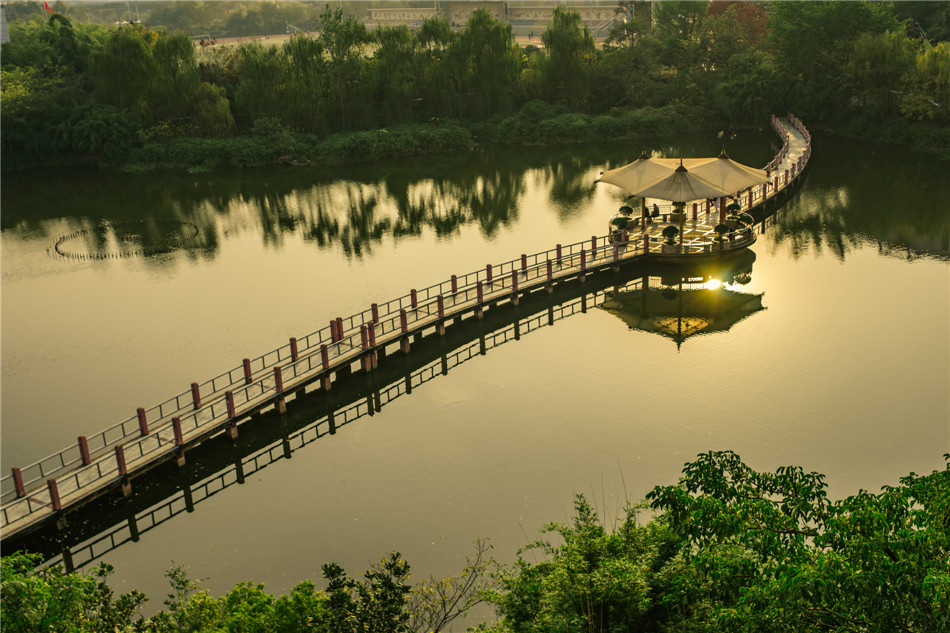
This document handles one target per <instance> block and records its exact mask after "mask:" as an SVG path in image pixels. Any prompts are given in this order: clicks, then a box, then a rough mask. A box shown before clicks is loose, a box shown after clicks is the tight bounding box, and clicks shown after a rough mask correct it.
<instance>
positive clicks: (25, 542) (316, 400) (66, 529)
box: [3, 251, 761, 570]
mask: <svg viewBox="0 0 950 633" xmlns="http://www.w3.org/2000/svg"><path fill="white" fill-rule="evenodd" d="M754 260H755V254H754V253H752V252H751V251H743V252H740V253H737V256H736V257H734V258H732V259H731V260H729V261H727V262H709V263H705V264H699V265H697V264H683V265H670V264H665V265H659V266H658V265H657V264H650V263H646V262H642V263H636V262H634V263H631V264H630V265H627V266H624V267H622V268H621V269H620V270H619V271H613V270H610V269H603V270H600V271H598V272H596V273H593V274H591V275H589V276H588V277H587V279H586V281H584V282H581V281H575V282H569V283H563V284H560V285H558V286H556V287H554V289H553V291H552V292H551V293H543V292H542V293H532V294H529V295H526V296H525V297H523V298H522V300H521V302H520V304H518V305H511V304H506V305H505V306H499V307H497V308H495V309H492V310H489V311H488V312H486V313H485V316H484V318H483V319H481V320H479V319H467V320H464V321H461V322H459V323H457V324H455V325H453V326H451V327H448V328H447V329H446V331H445V334H444V335H442V336H440V335H439V334H437V333H432V334H430V335H428V336H425V337H420V338H418V339H417V340H416V341H415V342H414V344H413V346H412V353H411V354H403V353H402V352H395V353H392V354H389V355H387V356H386V357H385V358H383V359H381V360H380V362H379V364H378V365H377V366H376V367H375V368H369V369H368V370H367V371H354V372H352V373H350V374H349V375H348V376H345V377H342V378H341V379H340V380H339V382H337V383H334V387H333V389H332V390H330V391H324V390H323V389H322V388H319V383H315V384H314V385H313V387H315V388H314V389H313V390H312V391H301V392H298V395H297V397H296V398H294V399H293V400H290V401H288V403H287V410H286V413H284V414H283V415H281V414H280V413H279V412H278V411H277V410H275V409H271V410H268V411H266V412H263V413H259V414H257V415H255V416H252V418H251V419H250V420H249V421H248V422H245V423H244V424H242V425H241V431H240V434H239V435H238V436H237V437H235V438H234V439H231V438H230V437H229V436H228V434H226V433H221V434H218V435H217V436H215V437H213V438H211V439H209V440H207V441H205V442H203V443H201V444H199V445H197V446H196V447H194V448H192V449H191V450H190V451H189V452H188V459H187V462H186V463H185V464H184V465H182V466H178V465H176V461H175V460H168V461H166V462H164V463H162V464H160V465H159V466H157V467H156V468H153V469H151V470H149V471H147V472H145V473H143V474H142V475H140V476H138V477H136V478H135V485H134V486H133V487H132V492H131V494H130V495H129V496H126V497H123V496H122V494H121V493H120V492H119V491H117V490H113V491H112V492H110V493H109V494H107V495H104V496H102V497H100V498H98V499H95V500H93V501H91V502H90V503H88V504H86V505H84V506H82V507H81V508H78V509H76V510H73V511H70V512H67V513H65V514H64V515H63V516H62V517H61V518H60V520H59V521H56V522H51V523H49V524H47V525H46V526H44V527H42V528H40V529H38V530H36V531H35V532H33V533H31V534H29V535H26V536H24V537H22V538H14V539H11V540H9V541H4V542H3V553H4V554H7V553H10V552H13V551H16V550H19V549H26V550H29V551H33V552H37V553H40V554H42V555H43V557H44V558H45V559H46V561H47V562H48V563H57V562H62V563H63V564H64V565H65V567H66V568H67V569H70V570H72V569H78V568H84V567H86V566H88V565H90V564H91V563H94V562H95V561H97V560H98V559H100V558H101V557H103V556H104V555H106V554H107V553H109V552H111V551H113V550H115V549H116V548H118V547H121V546H122V545H123V544H125V543H128V542H130V541H131V542H137V541H138V540H139V539H140V538H141V537H142V535H143V534H145V533H147V532H148V531H150V530H152V529H154V528H156V527H158V526H159V525H161V524H163V523H165V522H166V521H169V520H171V519H173V518H174V517H175V516H177V515H180V514H182V513H184V512H193V511H194V510H195V507H196V506H197V505H198V504H200V503H201V502H202V501H204V500H206V499H209V498H210V497H213V496H214V495H216V494H218V493H220V492H222V491H224V490H226V489H227V488H229V487H231V486H233V485H235V484H242V483H244V481H245V479H246V478H247V477H248V476H250V475H252V474H254V473H257V472H259V471H261V470H263V469H264V468H266V467H267V466H269V465H270V464H273V463H275V462H277V461H279V460H281V459H291V458H292V457H293V454H294V452H296V451H298V450H300V449H302V448H304V447H305V446H307V445H309V444H312V443H313V442H315V441H317V440H319V439H321V438H325V437H327V436H329V435H334V434H335V433H337V432H338V431H339V430H340V429H341V428H342V427H344V426H346V425H348V424H352V423H353V422H356V421H357V420H359V419H360V418H363V417H366V416H373V415H375V414H377V413H379V412H380V411H381V410H382V407H383V406H384V405H386V404H388V403H390V402H392V401H393V400H395V399H396V398H399V397H400V396H403V395H408V394H411V393H412V391H413V390H414V389H417V388H419V387H421V386H422V385H424V384H426V383H428V382H429V381H431V380H433V379H435V378H437V377H438V376H440V375H445V374H447V373H448V372H449V370H450V369H452V368H454V367H457V366H459V365H461V364H463V363H465V362H468V361H470V360H472V359H473V358H476V357H478V356H481V355H484V354H487V353H488V351H490V350H492V349H494V348H496V347H499V346H501V345H504V344H505V343H509V342H511V341H517V340H519V339H520V338H521V337H522V336H525V335H527V334H530V333H531V332H533V331H535V330H538V329H540V328H542V327H545V326H549V325H554V323H555V322H557V321H559V320H562V319H566V318H568V317H570V316H573V315H575V314H579V313H585V312H587V311H588V310H590V309H592V308H595V307H605V308H606V309H610V310H617V308H618V306H620V305H621V304H623V305H625V306H626V307H625V308H623V311H624V313H625V314H627V315H628V316H625V317H623V318H625V320H626V319H627V318H630V317H629V314H630V306H629V305H627V304H628V303H629V299H630V298H634V299H635V301H634V303H635V302H636V301H639V302H641V303H642V304H643V305H644V306H647V305H650V306H653V305H655V304H656V302H661V301H662V302H666V303H669V304H672V305H674V306H677V304H678V307H674V311H673V312H672V313H671V314H672V315H673V316H675V315H677V314H678V315H679V317H680V319H687V321H688V320H689V319H691V318H696V319H706V320H708V319H709V316H710V315H709V314H708V310H709V309H708V308H702V309H701V312H699V313H697V314H695V315H692V314H690V312H689V310H690V309H692V308H691V306H698V305H701V304H697V303H696V302H695V301H693V300H692V299H689V300H682V299H685V297H686V296H688V295H687V293H701V292H704V291H703V290H702V289H700V288H701V286H702V284H710V285H715V282H716V281H719V282H722V283H726V284H730V285H732V284H737V283H738V284H741V283H744V282H746V281H748V279H749V278H750V275H751V272H752V263H753V261H754ZM673 288H676V290H673ZM728 292H730V293H731V294H733V295H736V296H739V297H741V298H745V300H746V301H752V302H753V303H754V302H756V301H757V302H758V303H759V306H760V307H761V295H749V294H744V293H736V292H733V291H731V290H730V291H728ZM671 293H675V294H676V295H677V296H678V297H679V298H680V299H681V300H680V301H678V302H677V301H671V300H670V298H672V299H676V298H677V296H673V295H672V294H671ZM696 309H699V308H696ZM724 309H726V310H729V309H730V308H728V307H725V308H724ZM651 310H652V311H653V312H656V309H653V308H651V309H648V310H647V312H646V313H644V315H645V316H647V317H650V314H649V313H650V312H651ZM666 312H669V310H666ZM667 316H669V315H667ZM650 318H652V317H650ZM640 329H647V328H640ZM715 329H719V330H724V329H727V328H711V330H715ZM678 343H679V341H678Z"/></svg>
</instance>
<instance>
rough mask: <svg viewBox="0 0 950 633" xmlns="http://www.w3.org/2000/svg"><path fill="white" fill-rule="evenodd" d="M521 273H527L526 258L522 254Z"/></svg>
mask: <svg viewBox="0 0 950 633" xmlns="http://www.w3.org/2000/svg"><path fill="white" fill-rule="evenodd" d="M521 272H523V273H527V272H528V256H527V255H525V254H524V253H522V254H521Z"/></svg>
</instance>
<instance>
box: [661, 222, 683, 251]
mask: <svg viewBox="0 0 950 633" xmlns="http://www.w3.org/2000/svg"><path fill="white" fill-rule="evenodd" d="M679 233H680V230H679V229H678V228H676V227H675V226H673V225H672V224H670V225H669V226H667V227H665V228H664V229H663V237H664V238H666V239H665V241H664V242H663V246H662V251H663V252H664V253H678V252H679V251H680V247H679V244H677V243H676V236H677V235H679Z"/></svg>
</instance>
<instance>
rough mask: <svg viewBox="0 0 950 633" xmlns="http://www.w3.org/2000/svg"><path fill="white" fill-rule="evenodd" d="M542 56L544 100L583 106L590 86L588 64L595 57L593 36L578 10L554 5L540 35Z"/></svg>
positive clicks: (591, 62)
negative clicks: (584, 24) (549, 23)
mask: <svg viewBox="0 0 950 633" xmlns="http://www.w3.org/2000/svg"><path fill="white" fill-rule="evenodd" d="M541 42H542V43H543V44H544V51H545V53H544V54H545V59H544V63H543V65H542V71H541V84H542V90H543V92H544V96H545V99H547V100H548V101H550V102H551V103H564V104H566V105H571V106H573V107H582V106H583V104H584V102H585V101H586V100H587V98H588V96H589V93H590V89H589V86H588V77H589V75H590V67H591V65H592V64H593V62H594V60H595V59H596V50H595V49H594V38H593V37H592V36H591V34H590V29H588V28H587V27H586V26H583V24H582V22H581V15H580V13H578V12H577V11H574V10H571V9H565V8H564V7H555V8H554V12H553V14H552V20H551V25H550V26H548V28H547V29H546V30H545V31H544V33H542V34H541Z"/></svg>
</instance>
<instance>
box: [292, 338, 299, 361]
mask: <svg viewBox="0 0 950 633" xmlns="http://www.w3.org/2000/svg"><path fill="white" fill-rule="evenodd" d="M297 358H298V356H297V339H295V338H294V337H292V336H291V337H290V360H291V361H293V362H295V363H296V362H297Z"/></svg>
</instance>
